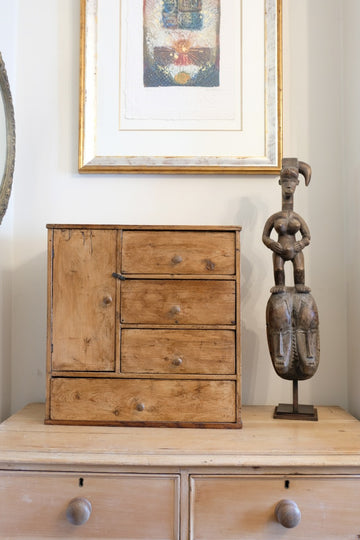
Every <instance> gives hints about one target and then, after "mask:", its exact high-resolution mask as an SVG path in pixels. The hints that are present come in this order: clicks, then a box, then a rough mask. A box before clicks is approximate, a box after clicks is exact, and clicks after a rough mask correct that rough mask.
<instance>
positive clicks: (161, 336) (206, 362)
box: [121, 329, 235, 375]
mask: <svg viewBox="0 0 360 540" xmlns="http://www.w3.org/2000/svg"><path fill="white" fill-rule="evenodd" d="M121 371H122V373H190V374H191V373H192V374H213V375H220V374H234V373H235V332H234V331H233V330H180V329H174V330H171V329H170V330H169V329H166V330H156V329H151V330H144V329H141V330H136V329H129V330H123V331H122V332H121Z"/></svg>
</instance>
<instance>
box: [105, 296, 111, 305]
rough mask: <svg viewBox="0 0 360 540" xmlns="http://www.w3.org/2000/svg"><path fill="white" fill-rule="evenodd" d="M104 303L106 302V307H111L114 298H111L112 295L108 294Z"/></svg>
mask: <svg viewBox="0 0 360 540" xmlns="http://www.w3.org/2000/svg"><path fill="white" fill-rule="evenodd" d="M103 302H104V304H105V306H109V305H110V304H111V302H112V298H111V296H110V294H108V295H107V296H104V298H103Z"/></svg>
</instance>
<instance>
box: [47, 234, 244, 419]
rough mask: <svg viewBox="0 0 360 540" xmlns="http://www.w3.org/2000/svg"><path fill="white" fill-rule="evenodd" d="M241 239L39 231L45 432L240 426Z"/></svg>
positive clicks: (235, 237) (183, 235)
mask: <svg viewBox="0 0 360 540" xmlns="http://www.w3.org/2000/svg"><path fill="white" fill-rule="evenodd" d="M240 230H241V229H240V227H175V226H173V227H160V226H147V227H146V226H121V225H116V226H111V225H103V226H102V225H48V348H47V350H48V353H47V403H46V423H49V424H61V423H65V424H66V423H67V424H87V423H89V424H103V425H127V426H155V427H158V426H167V427H207V428H221V427H227V428H239V427H241V415H240V385H241V374H240Z"/></svg>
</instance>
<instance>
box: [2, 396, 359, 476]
mask: <svg viewBox="0 0 360 540" xmlns="http://www.w3.org/2000/svg"><path fill="white" fill-rule="evenodd" d="M317 409H318V417H319V421H318V422H312V421H296V420H283V419H281V420H274V419H273V418H272V415H273V411H274V407H271V406H249V407H243V410H242V419H243V428H242V429H187V428H148V427H142V428H132V427H103V426H55V425H44V418H45V407H44V404H43V403H32V404H29V405H27V406H26V407H25V408H24V409H22V410H21V411H19V412H18V413H16V414H14V415H13V416H11V417H10V418H8V419H7V420H6V421H5V422H3V423H2V424H1V425H0V468H1V469H8V468H14V469H27V468H30V469H33V468H36V467H39V466H41V467H44V466H51V467H55V466H56V467H59V466H60V467H64V468H66V467H67V468H69V467H74V466H76V467H77V468H79V467H85V468H86V466H92V467H93V466H95V467H98V468H99V470H100V469H101V468H112V467H113V468H116V467H149V466H152V467H168V468H171V467H202V468H203V467H206V468H209V467H210V468H214V467H237V468H238V467H244V468H248V467H250V468H254V469H256V468H259V467H260V468H261V467H299V466H302V467H327V466H328V467H355V468H356V467H360V422H359V421H358V420H356V419H355V418H354V417H353V416H351V415H350V414H348V413H347V412H345V411H344V410H343V409H341V408H339V407H318V408H317Z"/></svg>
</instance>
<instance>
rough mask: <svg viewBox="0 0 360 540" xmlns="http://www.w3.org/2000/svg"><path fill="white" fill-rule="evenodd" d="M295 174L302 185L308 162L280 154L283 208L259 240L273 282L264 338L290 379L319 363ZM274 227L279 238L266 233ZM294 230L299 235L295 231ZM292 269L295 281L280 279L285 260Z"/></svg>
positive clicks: (307, 240)
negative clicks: (296, 207)
mask: <svg viewBox="0 0 360 540" xmlns="http://www.w3.org/2000/svg"><path fill="white" fill-rule="evenodd" d="M299 174H301V175H303V176H304V178H305V184H306V186H307V185H309V182H310V179H311V168H310V166H309V165H308V164H307V163H303V162H301V161H298V160H297V159H294V158H290V159H289V158H288V159H283V162H282V169H281V172H280V179H279V184H280V185H281V190H282V209H281V211H280V212H277V213H276V214H273V215H272V216H270V217H269V219H268V220H267V222H266V224H265V227H264V232H263V236H262V240H263V242H264V244H265V245H266V247H268V248H269V249H270V250H271V251H272V252H273V267H274V280H275V285H274V287H272V289H271V296H270V298H269V301H268V304H267V308H266V327H267V339H268V345H269V351H270V355H271V360H272V363H273V366H274V369H275V371H276V373H277V374H278V375H279V376H280V377H282V378H283V379H289V380H293V381H295V380H296V381H298V380H305V379H309V378H310V377H312V376H313V375H314V374H315V372H316V370H317V368H318V365H319V357H320V339H319V315H318V310H317V307H316V303H315V300H314V298H313V297H312V295H311V294H310V288H309V287H307V286H306V284H305V265H304V255H303V249H304V248H305V247H306V246H307V245H309V243H310V231H309V228H308V226H307V224H306V223H305V221H304V219H303V218H302V217H301V216H299V214H297V213H296V212H294V193H295V189H296V186H297V185H298V184H299ZM273 229H274V230H275V231H276V233H277V235H278V238H277V240H274V239H272V238H271V236H270V235H271V233H272V231H273ZM297 236H298V237H297ZM286 261H290V262H291V263H292V265H293V271H294V286H291V287H289V286H286V285H285V271H284V266H285V262H286Z"/></svg>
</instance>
